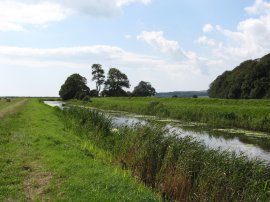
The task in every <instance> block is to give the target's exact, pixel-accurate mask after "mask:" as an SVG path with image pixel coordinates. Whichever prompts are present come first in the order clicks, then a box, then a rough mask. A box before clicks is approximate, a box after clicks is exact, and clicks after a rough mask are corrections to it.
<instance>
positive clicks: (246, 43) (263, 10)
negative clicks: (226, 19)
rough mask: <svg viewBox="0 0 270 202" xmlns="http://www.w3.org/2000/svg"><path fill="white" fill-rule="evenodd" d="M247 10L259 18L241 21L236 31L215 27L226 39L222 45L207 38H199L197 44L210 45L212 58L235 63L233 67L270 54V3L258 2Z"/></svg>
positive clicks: (258, 0) (257, 0)
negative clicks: (244, 61)
mask: <svg viewBox="0 0 270 202" xmlns="http://www.w3.org/2000/svg"><path fill="white" fill-rule="evenodd" d="M245 10H246V12H247V13H248V14H251V15H253V14H256V15H257V16H255V17H254V16H252V17H249V18H247V19H245V20H242V21H240V22H239V23H238V25H237V27H236V28H235V30H229V29H226V28H223V27H222V26H221V25H216V26H215V28H214V29H216V31H217V34H219V35H220V36H222V37H224V40H223V41H222V43H221V42H219V41H218V40H216V39H209V38H208V37H207V36H201V37H199V38H198V39H197V41H196V42H198V43H200V44H203V45H208V46H209V48H210V49H211V50H212V57H214V58H216V59H223V60H226V61H227V63H228V64H232V61H234V63H233V65H237V64H238V63H240V62H242V61H243V60H247V59H255V58H258V57H262V56H263V55H265V54H267V53H269V52H270V40H269V36H270V3H269V2H266V1H264V0H256V1H255V3H254V5H252V6H250V7H247V8H245ZM220 36H219V39H220V38H221V37H220ZM231 68H233V66H231Z"/></svg>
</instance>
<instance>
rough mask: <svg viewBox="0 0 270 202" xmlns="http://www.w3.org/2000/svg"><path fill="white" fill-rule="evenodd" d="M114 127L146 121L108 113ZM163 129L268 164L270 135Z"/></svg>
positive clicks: (60, 104) (169, 126)
mask: <svg viewBox="0 0 270 202" xmlns="http://www.w3.org/2000/svg"><path fill="white" fill-rule="evenodd" d="M44 103H45V104H47V105H50V106H52V107H55V106H58V107H60V108H63V102H61V101H45V102H44ZM106 113H108V114H110V116H111V117H112V122H113V125H114V127H120V126H124V125H125V126H132V125H136V124H147V123H148V121H147V119H145V118H135V117H134V116H133V115H128V114H125V115H122V114H120V113H115V112H114V113H110V112H106ZM164 125H165V128H166V129H167V131H168V132H169V133H171V134H172V133H173V134H176V135H178V136H179V137H187V136H189V137H192V138H194V139H196V140H198V141H200V142H202V143H204V144H205V145H206V146H208V147H209V148H213V149H220V150H226V151H232V152H235V153H236V154H242V153H243V154H245V155H246V156H248V157H250V158H258V159H261V160H265V161H266V162H270V134H269V136H267V135H265V136H264V137H261V136H259V137H257V135H256V134H255V132H254V135H252V134H251V135H250V134H249V136H245V135H244V134H232V133H229V132H216V131H214V130H210V129H208V130H207V129H205V128H204V129H203V128H201V129H200V128H199V127H194V129H191V128H189V129H187V128H185V127H183V126H182V125H181V124H177V123H175V121H172V123H170V122H168V123H166V124H164Z"/></svg>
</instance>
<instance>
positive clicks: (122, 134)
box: [62, 107, 270, 202]
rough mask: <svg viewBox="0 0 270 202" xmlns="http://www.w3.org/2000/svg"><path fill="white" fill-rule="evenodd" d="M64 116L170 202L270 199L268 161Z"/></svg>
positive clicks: (81, 112)
mask: <svg viewBox="0 0 270 202" xmlns="http://www.w3.org/2000/svg"><path fill="white" fill-rule="evenodd" d="M62 114H63V115H62V117H63V119H64V120H65V123H66V126H68V127H69V128H71V129H73V130H75V131H77V132H78V134H79V135H83V136H85V137H87V138H89V139H90V140H91V141H92V142H93V143H94V144H95V145H98V146H99V147H102V148H103V149H105V150H107V151H108V152H110V153H111V154H112V156H113V158H114V159H115V161H117V162H119V163H122V165H123V169H129V170H130V171H131V172H132V174H133V176H134V177H136V178H138V179H140V180H141V181H142V182H144V183H145V184H146V185H148V186H150V187H152V188H153V189H154V190H155V191H157V192H159V193H160V194H161V195H162V196H163V198H164V200H176V201H221V202H222V201H224V202H225V201H226V202H227V201H252V202H253V201H269V200H270V166H269V165H267V164H265V162H262V161H260V160H257V159H253V160H250V159H248V158H247V157H246V156H244V155H236V154H235V153H231V152H224V151H219V150H214V149H209V148H207V147H206V146H204V145H203V144H202V143H200V142H198V141H195V140H194V139H192V138H190V137H185V138H179V137H177V136H176V135H173V134H168V131H166V130H165V129H164V128H162V127H161V126H158V125H144V126H142V125H136V126H133V127H120V128H113V126H112V123H111V120H110V117H108V116H106V115H104V114H102V113H100V112H98V111H94V110H88V109H82V108H77V107H71V108H69V109H66V110H64V111H63V113H62Z"/></svg>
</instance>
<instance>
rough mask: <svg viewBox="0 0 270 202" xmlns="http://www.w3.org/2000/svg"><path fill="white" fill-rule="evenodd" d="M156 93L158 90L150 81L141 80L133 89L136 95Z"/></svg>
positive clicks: (142, 95)
mask: <svg viewBox="0 0 270 202" xmlns="http://www.w3.org/2000/svg"><path fill="white" fill-rule="evenodd" d="M155 94H156V90H155V89H154V88H153V87H152V86H151V84H150V83H149V82H146V81H141V82H140V83H139V84H138V86H136V87H135V88H134V90H133V95H134V96H141V97H146V96H154V95H155Z"/></svg>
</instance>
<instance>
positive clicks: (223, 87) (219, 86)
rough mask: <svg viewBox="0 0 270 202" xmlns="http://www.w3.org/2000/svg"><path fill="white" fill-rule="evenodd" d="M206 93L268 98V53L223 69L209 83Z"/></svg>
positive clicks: (269, 85)
mask: <svg viewBox="0 0 270 202" xmlns="http://www.w3.org/2000/svg"><path fill="white" fill-rule="evenodd" d="M208 94H209V97H211V98H229V99H261V98H270V54H268V55H266V56H264V57H262V58H260V59H256V60H247V61H245V62H243V63H241V64H240V65H239V66H238V67H236V68H235V69H234V70H232V71H225V72H224V73H223V74H222V75H220V76H218V77H217V78H216V79H215V80H214V81H213V82H212V83H211V84H210V88H209V90H208Z"/></svg>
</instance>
